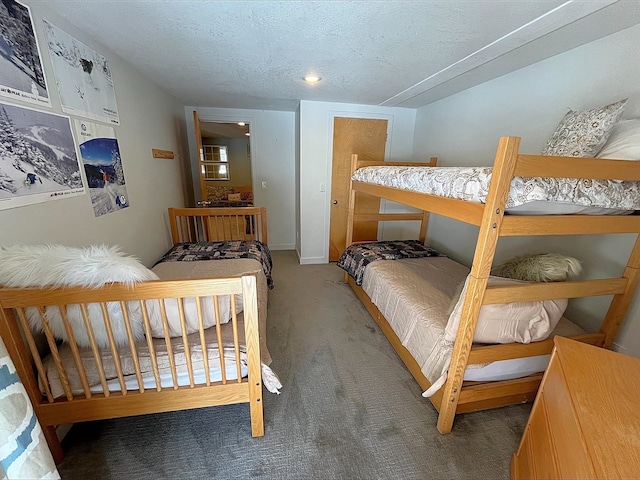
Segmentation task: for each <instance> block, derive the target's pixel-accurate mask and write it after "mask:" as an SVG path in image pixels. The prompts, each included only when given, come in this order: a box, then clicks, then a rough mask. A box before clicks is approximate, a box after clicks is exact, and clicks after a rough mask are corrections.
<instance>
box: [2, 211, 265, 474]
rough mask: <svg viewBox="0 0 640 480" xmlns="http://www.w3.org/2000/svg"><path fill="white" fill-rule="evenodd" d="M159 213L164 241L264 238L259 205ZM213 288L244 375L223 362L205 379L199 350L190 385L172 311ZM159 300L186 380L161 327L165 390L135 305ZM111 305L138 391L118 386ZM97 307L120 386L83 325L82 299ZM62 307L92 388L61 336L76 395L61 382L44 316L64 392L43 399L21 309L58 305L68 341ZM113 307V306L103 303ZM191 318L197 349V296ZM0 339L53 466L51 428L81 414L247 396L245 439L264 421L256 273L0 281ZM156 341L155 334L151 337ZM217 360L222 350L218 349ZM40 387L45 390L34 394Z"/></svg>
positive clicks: (93, 416) (38, 364)
mask: <svg viewBox="0 0 640 480" xmlns="http://www.w3.org/2000/svg"><path fill="white" fill-rule="evenodd" d="M169 219H170V224H171V231H172V237H173V240H174V242H176V243H177V242H181V241H212V240H213V239H214V238H215V239H218V240H219V239H220V238H219V234H220V233H225V232H226V233H228V234H230V235H229V237H233V239H238V238H240V237H242V238H243V239H244V238H249V237H250V238H251V239H257V240H261V241H266V237H267V227H266V212H265V209H264V208H251V207H249V208H234V209H217V208H210V209H200V208H198V209H169ZM223 295H231V305H232V308H231V310H232V319H231V321H230V322H229V323H230V324H231V326H232V327H231V328H232V330H233V351H234V358H235V363H236V365H240V354H241V348H244V347H246V356H247V368H248V376H247V377H245V378H241V375H240V367H239V366H238V367H237V369H236V370H237V372H236V375H235V377H234V378H232V379H229V378H227V374H226V373H225V369H224V359H223V360H222V361H221V362H220V363H221V364H222V369H221V370H222V372H221V373H222V379H221V380H220V381H212V380H211V378H210V375H209V373H208V372H209V360H208V356H205V357H204V359H203V360H202V361H201V363H204V370H205V377H206V381H205V383H203V384H196V383H195V381H194V372H193V366H192V358H191V352H190V350H189V348H187V338H186V337H187V333H186V332H187V331H186V327H185V325H186V320H185V312H184V309H183V308H181V305H182V303H181V301H180V299H182V298H193V297H213V298H214V302H215V304H217V299H218V298H219V297H220V296H223ZM235 295H242V298H243V304H244V307H243V313H242V315H243V318H244V342H242V341H241V339H240V335H239V333H241V332H240V330H239V328H238V327H239V325H240V324H239V323H238V322H239V319H238V315H237V314H236V311H235V300H234V298H235V297H234V296H235ZM164 298H172V299H178V300H179V301H178V305H179V308H178V312H179V317H180V318H179V320H180V323H181V325H182V342H183V345H184V346H185V350H186V351H185V357H186V359H187V360H186V364H187V370H188V372H187V373H188V377H189V385H188V386H178V383H177V370H176V365H175V361H174V356H173V350H172V348H174V347H172V346H171V343H170V342H169V338H168V335H166V334H165V338H164V344H165V345H166V348H167V352H168V357H169V362H170V371H171V377H172V386H171V387H162V386H161V384H160V380H159V376H158V361H157V357H156V353H155V350H154V346H153V344H152V342H151V341H150V340H149V339H150V337H151V335H150V324H149V312H148V310H147V306H146V304H145V301H146V300H151V299H153V300H159V299H164ZM109 302H115V304H116V305H117V304H119V305H120V310H121V311H122V314H123V317H124V323H125V326H126V327H127V328H126V330H127V335H128V348H130V349H131V353H132V355H133V358H134V364H135V365H134V366H135V372H136V377H137V380H138V385H140V388H139V389H138V390H133V391H132V390H127V389H126V387H125V384H124V379H123V371H122V368H121V365H120V360H119V356H118V354H117V352H116V350H115V348H114V347H113V345H114V337H113V329H112V326H111V325H112V323H111V320H110V314H109V311H108V310H107V304H108V303H109ZM125 302H129V303H128V305H131V302H133V303H134V304H136V305H139V307H140V311H141V312H142V320H143V324H144V329H145V332H146V333H147V341H146V344H147V346H148V348H149V352H150V354H151V364H152V367H153V373H154V377H155V384H156V386H155V387H153V388H145V387H144V386H143V385H142V381H141V375H140V364H139V361H138V357H137V356H136V355H137V354H136V351H137V350H136V344H135V341H134V340H133V333H132V328H131V323H130V321H129V315H128V313H127V308H126V306H127V304H125ZM91 303H93V304H98V305H100V310H101V311H102V314H103V318H104V320H105V326H106V330H107V334H108V335H109V339H110V342H109V343H110V345H111V347H110V349H109V351H110V353H111V354H112V355H113V357H114V359H116V361H115V362H114V364H115V370H116V373H117V378H118V380H119V384H120V390H119V391H116V392H114V391H111V392H110V391H109V389H108V388H107V384H106V378H105V373H104V372H105V370H104V366H103V362H102V360H101V356H100V354H99V353H98V351H99V348H98V346H97V343H96V340H95V338H94V337H93V333H92V330H91V329H90V327H89V323H90V322H89V319H88V313H87V305H88V304H91ZM157 304H158V305H159V306H160V314H161V318H162V322H163V324H164V328H165V332H167V331H168V330H167V328H168V327H167V314H166V310H165V307H164V302H157ZM69 305H80V309H81V312H82V317H83V319H84V323H85V325H86V326H87V330H88V333H89V339H90V343H91V351H92V356H93V358H94V359H95V363H96V365H97V370H98V373H99V376H100V379H101V384H102V392H101V393H94V392H91V391H90V388H89V384H88V381H87V376H86V373H85V369H84V367H83V365H82V362H81V361H80V353H79V348H78V347H77V345H76V343H75V341H72V342H69V346H70V347H71V351H72V353H73V358H74V361H75V368H76V369H77V370H78V372H79V376H80V381H81V383H82V387H83V388H82V389H83V393H82V394H79V395H78V394H74V393H73V392H72V391H71V387H70V385H69V383H68V380H67V378H68V375H67V373H66V370H65V367H64V365H63V363H62V361H61V359H60V355H59V353H58V346H59V342H56V339H55V338H54V336H53V333H52V331H51V328H50V327H49V325H48V322H47V320H46V315H44V319H43V320H42V323H43V329H44V332H45V336H46V342H47V344H48V348H49V351H50V353H51V355H52V357H53V359H54V361H55V364H56V368H57V371H58V375H59V377H60V381H61V384H62V387H63V389H64V396H62V397H59V398H53V395H52V393H51V389H50V388H49V386H48V382H47V381H46V380H44V381H43V379H45V378H46V376H45V371H44V366H43V358H44V355H41V354H40V353H39V351H38V347H37V341H36V338H35V337H34V335H33V334H32V333H31V331H30V330H29V327H28V320H27V314H26V309H27V308H33V307H35V308H37V309H38V310H39V312H40V313H41V315H42V314H43V313H44V312H45V308H46V307H52V308H59V309H60V312H61V316H62V319H63V323H64V324H65V329H66V331H67V334H68V336H69V338H70V339H75V337H74V334H73V328H72V327H71V325H70V323H69V321H68V320H67V313H66V312H67V311H68V310H67V308H68V306H69ZM112 305H113V304H112ZM197 305H198V308H197V312H196V313H197V321H198V325H199V342H200V345H199V346H200V347H201V348H202V349H203V350H206V348H207V346H206V344H205V337H204V327H203V325H204V323H203V322H204V320H203V318H204V317H203V312H202V308H201V307H200V304H199V302H198V303H197ZM216 321H217V325H218V327H219V326H220V319H219V316H218V315H216ZM216 330H217V336H218V344H219V345H220V344H221V342H222V340H221V338H222V337H221V333H220V328H217V329H216ZM0 336H1V337H2V339H3V340H4V343H5V344H6V347H7V350H8V352H9V354H10V356H11V358H12V360H13V362H14V364H15V366H16V370H17V373H18V375H19V377H20V379H21V381H22V383H23V384H24V386H25V388H26V390H27V392H28V394H29V397H30V399H31V402H32V404H33V408H34V411H35V413H36V415H37V417H38V420H39V422H40V424H41V426H42V428H43V430H44V434H45V437H46V439H47V442H48V444H49V447H50V449H51V452H52V454H53V457H54V459H55V460H56V463H60V462H61V461H62V459H63V451H62V448H61V446H60V442H59V440H58V437H57V434H56V430H55V426H57V425H61V424H65V423H74V422H82V421H89V420H99V419H107V418H115V417H124V416H130V415H140V414H148V413H158V412H167V411H173V410H184V409H190V408H200V407H208V406H213V405H226V404H234V403H243V402H248V403H249V406H250V417H251V432H252V435H253V436H254V437H257V436H262V435H264V421H263V409H262V379H261V365H260V340H259V326H258V301H257V288H256V273H255V272H253V273H252V274H249V273H247V274H246V275H242V276H237V277H229V278H210V279H195V280H171V281H163V280H158V281H147V282H141V283H138V284H136V285H134V286H126V285H122V284H110V285H107V286H104V287H101V288H97V289H87V288H80V287H69V288H0ZM161 341H162V340H161ZM218 350H219V354H220V356H221V357H222V351H221V350H222V349H221V348H220V347H218ZM39 382H40V384H41V385H42V386H43V388H44V389H45V394H44V395H43V393H42V391H41V388H40V386H39Z"/></svg>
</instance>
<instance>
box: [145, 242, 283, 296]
mask: <svg viewBox="0 0 640 480" xmlns="http://www.w3.org/2000/svg"><path fill="white" fill-rule="evenodd" d="M236 258H252V259H254V260H257V261H259V262H260V264H261V265H262V270H263V271H264V274H265V276H266V277H267V285H269V290H271V289H273V279H272V278H271V270H272V268H273V262H272V260H271V252H270V251H269V247H268V246H267V245H266V244H264V243H262V242H260V241H257V240H228V241H225V242H183V243H176V244H175V245H174V246H173V247H171V249H170V250H169V251H168V252H167V253H166V254H165V255H164V256H163V257H162V258H161V259H160V260H158V262H156V265H157V264H158V263H162V262H195V261H197V260H232V259H236ZM154 266H155V265H154Z"/></svg>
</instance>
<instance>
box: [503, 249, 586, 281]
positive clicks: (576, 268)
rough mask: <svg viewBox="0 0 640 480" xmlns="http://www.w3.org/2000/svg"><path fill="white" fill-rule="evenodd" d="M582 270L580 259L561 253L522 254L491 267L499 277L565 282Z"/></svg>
mask: <svg viewBox="0 0 640 480" xmlns="http://www.w3.org/2000/svg"><path fill="white" fill-rule="evenodd" d="M581 272H582V266H581V265H580V261H579V260H578V259H576V258H573V257H567V256H566V255H561V254H559V253H538V254H530V255H521V256H519V257H516V258H512V259H511V260H509V261H508V262H505V263H503V264H502V265H498V266H496V267H493V268H492V269H491V274H492V275H495V276H497V277H505V278H514V279H517V280H524V281H527V282H564V281H565V280H567V279H569V278H575V277H577V276H578V275H580V273H581Z"/></svg>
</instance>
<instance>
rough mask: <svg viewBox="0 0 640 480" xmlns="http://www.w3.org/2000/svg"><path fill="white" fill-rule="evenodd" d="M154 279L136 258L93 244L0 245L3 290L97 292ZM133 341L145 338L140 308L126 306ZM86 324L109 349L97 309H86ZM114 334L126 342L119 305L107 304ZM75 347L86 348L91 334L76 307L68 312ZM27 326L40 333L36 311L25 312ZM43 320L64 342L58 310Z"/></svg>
mask: <svg viewBox="0 0 640 480" xmlns="http://www.w3.org/2000/svg"><path fill="white" fill-rule="evenodd" d="M157 279H158V276H157V275H156V274H155V273H153V272H152V271H151V270H149V269H148V268H147V267H145V266H144V265H143V264H142V263H141V262H140V261H139V260H138V259H136V258H134V257H130V256H127V255H125V254H123V253H122V252H121V251H120V250H119V248H118V247H114V246H106V245H93V246H90V247H67V246H64V245H13V246H5V247H0V285H3V286H5V287H47V286H50V287H62V286H70V287H71V286H82V287H89V288H98V287H101V286H103V285H107V284H110V283H125V284H128V285H131V284H134V283H136V282H142V281H145V280H157ZM128 309H129V315H130V316H131V322H132V326H133V330H134V335H135V336H136V339H141V338H144V329H143V327H142V316H141V312H140V307H139V305H136V304H135V303H131V304H130V305H129V306H128ZM88 310H89V320H90V323H91V326H92V328H93V331H94V335H95V337H96V341H97V343H98V345H99V346H101V347H108V346H109V338H108V336H107V332H106V328H105V325H104V320H103V318H102V312H101V310H100V306H99V305H97V304H92V305H89V309H88ZM108 310H109V312H110V317H111V322H112V328H113V333H114V336H115V339H116V343H117V344H118V345H124V344H126V342H127V338H128V337H127V331H126V328H125V325H124V318H123V315H122V311H121V309H120V306H119V304H118V303H113V304H111V303H110V304H108ZM67 315H68V319H69V322H70V323H71V326H72V327H73V331H74V335H75V338H76V343H77V344H78V345H80V346H83V347H88V346H90V343H89V336H88V334H87V331H86V328H85V326H84V320H83V318H82V313H81V311H80V308H79V306H71V307H70V308H69V309H68V312H67ZM27 317H28V319H29V323H30V327H31V329H32V330H33V331H34V332H42V331H43V328H42V320H41V318H40V314H39V312H38V310H37V309H36V308H30V309H28V310H27ZM47 319H48V321H49V325H50V326H51V330H52V331H53V334H54V336H55V337H56V338H59V339H61V340H65V341H68V337H67V332H66V329H65V328H64V324H63V322H62V317H61V315H60V311H59V310H58V308H54V307H48V308H47Z"/></svg>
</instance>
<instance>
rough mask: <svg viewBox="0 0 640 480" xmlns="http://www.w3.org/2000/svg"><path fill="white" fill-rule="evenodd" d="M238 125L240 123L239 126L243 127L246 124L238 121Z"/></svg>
mask: <svg viewBox="0 0 640 480" xmlns="http://www.w3.org/2000/svg"><path fill="white" fill-rule="evenodd" d="M238 125H240V126H241V127H244V126H245V125H246V123H244V122H238Z"/></svg>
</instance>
